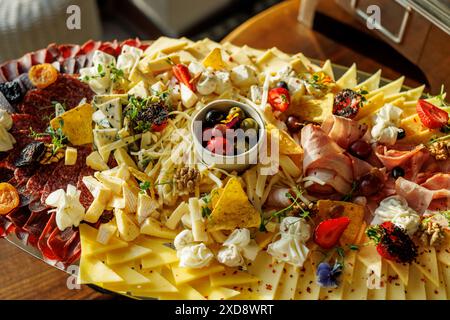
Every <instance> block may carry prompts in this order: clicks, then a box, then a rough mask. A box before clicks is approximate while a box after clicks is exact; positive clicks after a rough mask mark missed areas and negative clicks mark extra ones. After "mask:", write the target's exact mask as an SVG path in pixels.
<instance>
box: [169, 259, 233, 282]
mask: <svg viewBox="0 0 450 320" xmlns="http://www.w3.org/2000/svg"><path fill="white" fill-rule="evenodd" d="M223 270H225V267H224V266H222V265H220V264H213V265H211V266H209V267H205V268H201V269H189V268H182V267H179V266H172V274H173V277H174V279H175V283H176V284H177V285H179V284H183V283H187V282H191V281H194V280H197V279H200V278H203V277H206V276H209V275H211V274H214V273H217V272H222V271H223Z"/></svg>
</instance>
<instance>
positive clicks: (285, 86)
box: [276, 81, 289, 90]
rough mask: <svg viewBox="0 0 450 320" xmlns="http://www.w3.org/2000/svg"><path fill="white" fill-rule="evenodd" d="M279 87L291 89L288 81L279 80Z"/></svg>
mask: <svg viewBox="0 0 450 320" xmlns="http://www.w3.org/2000/svg"><path fill="white" fill-rule="evenodd" d="M276 87H277V88H285V89H286V90H289V87H288V84H287V83H286V81H278V82H277V85H276Z"/></svg>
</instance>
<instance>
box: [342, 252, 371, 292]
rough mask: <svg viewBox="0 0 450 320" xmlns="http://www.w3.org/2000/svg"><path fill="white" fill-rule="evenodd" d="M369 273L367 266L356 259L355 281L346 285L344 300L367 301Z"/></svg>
mask: <svg viewBox="0 0 450 320" xmlns="http://www.w3.org/2000/svg"><path fill="white" fill-rule="evenodd" d="M367 294H368V288H367V272H366V267H365V265H364V264H363V263H362V262H360V261H359V260H358V259H356V264H355V270H354V272H353V281H352V283H351V284H348V283H344V294H343V299H344V300H367Z"/></svg>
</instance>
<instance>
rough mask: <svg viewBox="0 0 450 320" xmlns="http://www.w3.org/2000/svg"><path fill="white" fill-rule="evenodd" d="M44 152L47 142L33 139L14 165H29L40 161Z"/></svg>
mask: <svg viewBox="0 0 450 320" xmlns="http://www.w3.org/2000/svg"><path fill="white" fill-rule="evenodd" d="M44 152H45V144H44V143H43V142H41V141H33V142H31V143H30V144H28V145H27V146H26V147H25V148H23V149H22V151H21V152H20V155H19V157H18V158H17V159H16V161H15V163H14V165H15V166H16V167H19V168H20V167H25V166H29V165H30V164H33V163H34V162H37V161H39V159H40V158H41V156H42V155H43V154H44Z"/></svg>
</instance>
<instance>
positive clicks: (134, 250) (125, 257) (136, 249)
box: [106, 244, 152, 265]
mask: <svg viewBox="0 0 450 320" xmlns="http://www.w3.org/2000/svg"><path fill="white" fill-rule="evenodd" d="M151 252H152V250H150V249H148V248H144V247H141V246H138V245H136V244H131V245H130V246H129V247H127V248H124V249H118V250H114V251H111V252H108V253H107V254H106V261H107V264H108V265H113V264H119V263H125V262H128V261H132V260H135V259H139V258H141V257H143V256H145V255H147V254H150V253H151Z"/></svg>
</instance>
